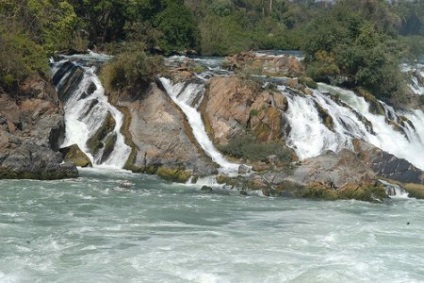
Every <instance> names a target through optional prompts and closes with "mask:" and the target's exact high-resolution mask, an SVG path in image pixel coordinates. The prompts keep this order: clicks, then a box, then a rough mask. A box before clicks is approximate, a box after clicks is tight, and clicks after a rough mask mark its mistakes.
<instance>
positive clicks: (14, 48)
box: [0, 26, 48, 90]
mask: <svg viewBox="0 0 424 283" xmlns="http://www.w3.org/2000/svg"><path fill="white" fill-rule="evenodd" d="M47 71H48V65H47V54H46V52H45V51H44V50H43V48H42V47H41V46H40V45H38V44H36V43H34V42H33V41H32V40H30V38H29V37H28V36H27V35H26V34H24V33H23V32H22V33H17V34H12V33H10V32H9V31H8V30H6V29H4V28H3V27H2V26H0V87H3V88H5V89H6V90H11V89H13V88H15V87H16V86H17V84H18V83H19V82H20V81H22V80H24V79H25V78H27V77H28V76H31V75H34V74H37V73H43V72H46V73H47Z"/></svg>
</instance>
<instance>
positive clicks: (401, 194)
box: [378, 180, 409, 199]
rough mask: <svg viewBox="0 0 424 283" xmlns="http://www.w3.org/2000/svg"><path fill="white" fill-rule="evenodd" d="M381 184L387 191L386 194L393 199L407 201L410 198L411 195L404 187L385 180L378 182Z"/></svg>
mask: <svg viewBox="0 0 424 283" xmlns="http://www.w3.org/2000/svg"><path fill="white" fill-rule="evenodd" d="M378 181H379V182H380V183H382V184H383V186H384V188H385V189H386V194H387V195H388V196H389V197H390V198H391V199H407V198H409V193H408V192H406V191H405V190H404V189H403V188H402V187H400V186H399V185H396V184H392V183H389V182H387V181H384V180H378Z"/></svg>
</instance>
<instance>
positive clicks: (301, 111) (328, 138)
mask: <svg viewBox="0 0 424 283" xmlns="http://www.w3.org/2000/svg"><path fill="white" fill-rule="evenodd" d="M280 90H281V92H282V94H283V95H285V96H286V97H287V99H288V102H289V108H288V111H287V113H286V115H287V118H288V120H289V122H290V125H291V132H290V134H289V136H288V141H287V142H288V145H289V146H291V147H292V148H293V149H294V150H295V151H296V153H297V155H298V156H299V157H300V158H301V159H305V158H309V157H314V156H317V155H319V154H320V153H322V152H323V151H325V150H333V151H336V152H337V151H339V150H340V149H342V148H350V149H352V147H353V145H352V140H353V138H359V139H362V140H365V141H367V142H369V143H371V144H373V145H374V146H376V147H379V148H381V149H382V150H384V151H386V152H389V153H391V154H393V155H395V156H397V157H399V158H404V159H406V160H408V161H409V162H411V163H412V164H413V165H415V166H416V167H418V168H420V169H423V170H424V155H423V153H424V143H423V141H424V113H423V112H422V111H420V110H415V111H409V112H400V111H395V110H394V109H393V108H391V107H389V106H387V105H385V104H384V103H382V106H383V107H384V108H385V110H386V113H387V115H386V116H392V119H393V121H394V122H396V123H397V122H400V120H401V118H400V117H401V116H405V117H407V118H408V119H409V120H410V121H411V122H412V123H413V125H414V127H415V129H413V128H412V127H411V126H409V124H407V123H405V126H403V127H402V128H403V130H404V131H405V134H406V136H405V135H404V134H402V133H401V132H399V131H397V130H395V129H394V127H393V126H392V125H390V124H388V123H387V122H386V117H385V116H382V115H376V114H373V113H371V112H370V111H369V104H368V102H366V101H365V99H364V98H362V97H358V96H357V95H355V93H353V92H352V91H348V90H344V89H341V88H338V87H334V86H329V85H326V84H319V90H314V92H313V94H312V95H306V96H302V95H297V94H292V93H291V92H290V91H289V90H287V89H285V88H284V87H280ZM323 92H329V93H331V95H334V96H337V97H338V98H339V99H340V100H341V101H343V102H344V103H345V104H347V105H348V106H349V107H347V106H346V105H339V104H337V103H336V102H334V100H333V99H332V97H331V96H329V95H328V94H324V93H323ZM315 104H319V105H320V106H321V107H322V108H323V109H325V110H326V111H327V113H328V114H329V115H330V116H331V117H332V118H333V122H334V127H333V129H332V130H330V129H329V128H327V127H326V126H325V125H324V123H323V121H322V119H321V117H320V116H319V112H318V110H317V108H316V106H315ZM354 111H356V113H355V112H354ZM358 114H359V117H361V116H362V117H363V118H365V119H366V120H368V121H369V122H370V123H371V125H372V130H371V129H369V128H367V126H366V124H365V123H364V122H363V121H361V120H360V119H359V118H358Z"/></svg>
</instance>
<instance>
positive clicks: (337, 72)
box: [304, 0, 403, 98]
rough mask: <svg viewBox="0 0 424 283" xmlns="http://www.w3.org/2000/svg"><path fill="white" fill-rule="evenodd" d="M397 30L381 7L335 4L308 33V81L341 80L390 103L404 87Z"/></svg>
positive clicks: (375, 4) (391, 16)
mask: <svg viewBox="0 0 424 283" xmlns="http://www.w3.org/2000/svg"><path fill="white" fill-rule="evenodd" d="M365 2H366V3H365ZM381 17H383V18H381ZM397 24H398V17H396V15H394V14H393V13H392V12H391V11H390V10H389V8H388V4H386V3H385V2H383V1H358V2H355V1H347V0H342V1H339V2H337V3H336V4H335V5H334V7H333V8H332V9H331V10H329V11H328V12H325V13H323V14H322V15H321V16H320V17H318V18H316V19H315V20H314V21H312V22H311V24H310V25H309V27H308V29H307V31H308V33H307V37H308V40H306V41H305V46H304V50H305V52H306V60H305V62H306V63H307V72H308V75H309V76H311V77H312V78H314V79H316V80H321V81H336V82H337V81H339V80H340V78H343V80H345V83H346V82H347V83H349V84H352V85H357V86H363V87H365V88H367V89H368V90H370V91H371V92H373V93H374V94H376V95H379V96H382V97H388V98H391V97H392V96H394V95H395V94H396V93H398V92H399V91H400V90H401V89H402V85H403V78H402V75H401V73H400V70H399V68H398V65H399V63H400V59H401V55H402V54H401V53H400V52H399V50H400V45H399V44H398V42H397V41H396V39H395V37H394V36H393V33H394V29H395V27H396V26H397ZM329 34H330V35H331V36H328V35H329Z"/></svg>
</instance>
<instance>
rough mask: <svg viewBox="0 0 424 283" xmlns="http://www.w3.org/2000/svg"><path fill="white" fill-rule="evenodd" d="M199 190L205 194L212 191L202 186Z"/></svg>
mask: <svg viewBox="0 0 424 283" xmlns="http://www.w3.org/2000/svg"><path fill="white" fill-rule="evenodd" d="M200 190H201V191H202V192H205V193H211V192H212V191H213V189H212V188H211V187H209V186H203V187H202V188H201V189H200Z"/></svg>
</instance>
